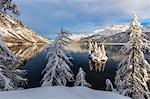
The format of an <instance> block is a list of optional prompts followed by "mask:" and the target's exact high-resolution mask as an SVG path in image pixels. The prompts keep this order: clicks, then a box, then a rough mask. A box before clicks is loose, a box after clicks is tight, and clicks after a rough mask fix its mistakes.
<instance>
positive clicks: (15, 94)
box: [0, 86, 130, 99]
mask: <svg viewBox="0 0 150 99" xmlns="http://www.w3.org/2000/svg"><path fill="white" fill-rule="evenodd" d="M0 99H130V98H128V97H125V96H121V95H119V94H116V93H113V92H107V91H97V90H93V89H90V88H87V87H62V86H53V87H41V88H32V89H26V90H20V91H7V92H0Z"/></svg>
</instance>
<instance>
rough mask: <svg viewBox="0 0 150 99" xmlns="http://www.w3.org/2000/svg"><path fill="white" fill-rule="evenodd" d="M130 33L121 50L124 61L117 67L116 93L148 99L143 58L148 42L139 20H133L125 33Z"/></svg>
mask: <svg viewBox="0 0 150 99" xmlns="http://www.w3.org/2000/svg"><path fill="white" fill-rule="evenodd" d="M127 32H128V33H130V35H129V36H130V37H129V41H128V42H127V45H126V46H124V47H123V48H122V49H121V50H122V53H123V55H124V59H123V60H122V61H121V62H120V64H119V66H118V71H117V73H116V77H115V85H116V91H117V92H118V93H120V94H122V95H125V96H129V97H131V98H133V99H148V98H149V94H150V93H149V90H148V86H147V81H148V79H149V77H148V68H149V66H150V65H149V64H148V62H147V61H146V60H145V58H144V54H143V52H142V51H143V50H145V49H148V50H149V44H150V43H149V41H148V40H146V34H145V33H143V32H142V26H141V24H140V22H139V19H138V17H137V16H136V15H134V19H133V21H132V22H131V24H130V28H129V29H128V31H127Z"/></svg>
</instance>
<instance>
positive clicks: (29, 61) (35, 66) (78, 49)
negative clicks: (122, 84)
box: [10, 44, 121, 90]
mask: <svg viewBox="0 0 150 99" xmlns="http://www.w3.org/2000/svg"><path fill="white" fill-rule="evenodd" d="M70 47H71V48H70V50H71V55H72V57H73V58H74V59H73V60H71V62H72V63H73V65H74V66H73V67H71V69H72V71H73V73H74V74H75V76H76V74H77V72H78V69H79V68H80V67H82V68H83V70H84V71H85V72H86V80H87V82H88V83H90V84H91V85H92V88H93V89H101V90H105V87H106V86H105V80H106V79H110V80H111V81H112V82H113V81H114V77H115V72H116V70H117V65H118V62H119V61H120V59H121V56H119V55H118V54H117V53H118V50H119V48H120V47H116V46H107V47H106V51H107V55H108V56H109V59H108V61H107V62H106V65H105V67H102V68H101V67H97V66H95V65H92V66H91V64H90V60H89V57H88V51H87V49H86V48H82V46H80V45H79V44H74V45H71V46H70ZM10 49H11V50H12V51H13V52H14V53H15V54H16V56H17V57H18V58H19V59H20V60H21V61H23V62H24V64H25V65H24V66H21V67H19V68H21V69H25V70H27V71H28V74H27V75H26V77H27V79H28V80H29V81H28V85H27V86H26V88H34V87H39V86H40V84H41V83H40V81H41V79H42V77H43V76H42V70H43V69H44V68H45V66H46V63H47V60H46V59H45V53H44V52H43V51H42V50H43V48H42V46H35V45H34V46H30V47H25V46H19V47H10ZM16 50H17V51H16ZM91 68H93V69H92V70H91ZM96 68H98V69H96ZM72 85H73V83H68V86H72Z"/></svg>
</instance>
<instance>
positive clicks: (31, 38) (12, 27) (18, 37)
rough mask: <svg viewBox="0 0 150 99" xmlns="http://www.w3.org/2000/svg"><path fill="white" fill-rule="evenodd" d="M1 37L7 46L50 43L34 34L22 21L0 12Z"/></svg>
mask: <svg viewBox="0 0 150 99" xmlns="http://www.w3.org/2000/svg"><path fill="white" fill-rule="evenodd" d="M0 18H1V22H0V35H1V36H2V37H3V40H4V41H5V42H6V43H7V44H34V43H48V42H49V40H47V39H45V38H43V37H41V36H40V35H38V34H37V33H36V32H33V31H32V30H31V29H29V28H28V27H27V26H25V25H24V24H23V23H22V22H21V21H19V20H16V19H14V18H12V17H11V16H9V15H6V14H4V13H2V12H0Z"/></svg>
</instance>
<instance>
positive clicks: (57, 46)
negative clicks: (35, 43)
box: [42, 28, 74, 86]
mask: <svg viewBox="0 0 150 99" xmlns="http://www.w3.org/2000/svg"><path fill="white" fill-rule="evenodd" d="M69 35H70V33H69V32H68V31H66V30H64V29H62V28H61V32H60V33H59V35H58V37H57V38H56V40H55V41H54V43H53V44H49V45H48V46H47V47H46V48H45V52H46V57H47V58H48V63H47V64H46V68H45V69H44V70H43V73H45V74H44V77H43V79H42V86H55V85H56V86H57V85H58V86H65V85H66V84H67V81H72V80H74V79H73V74H72V71H71V69H70V66H73V65H72V63H71V62H70V59H72V57H71V55H70V52H69V51H68V50H66V47H67V44H68V43H70V41H71V39H70V38H69Z"/></svg>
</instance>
